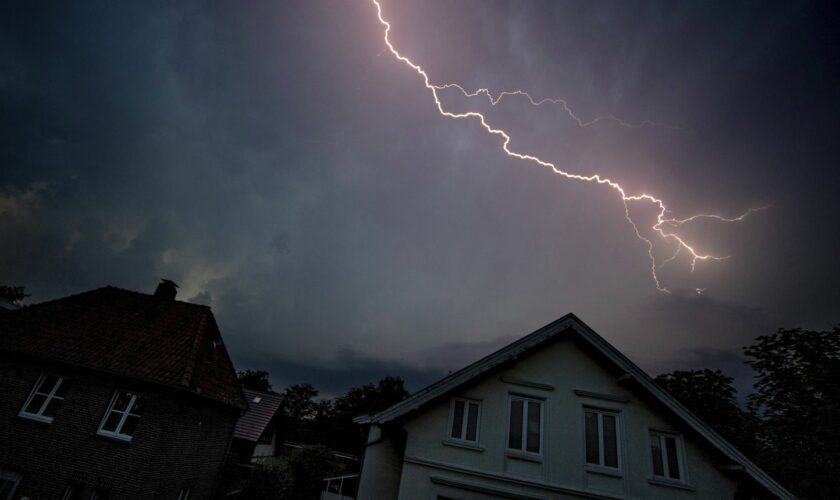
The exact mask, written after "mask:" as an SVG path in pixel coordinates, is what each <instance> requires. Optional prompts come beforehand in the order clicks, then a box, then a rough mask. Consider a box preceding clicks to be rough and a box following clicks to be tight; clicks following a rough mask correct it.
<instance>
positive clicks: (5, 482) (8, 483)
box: [0, 469, 20, 500]
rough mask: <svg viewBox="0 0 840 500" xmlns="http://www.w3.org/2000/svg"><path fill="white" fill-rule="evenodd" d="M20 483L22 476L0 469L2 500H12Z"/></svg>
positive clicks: (0, 498) (0, 499)
mask: <svg viewBox="0 0 840 500" xmlns="http://www.w3.org/2000/svg"><path fill="white" fill-rule="evenodd" d="M19 482H20V474H17V473H14V472H12V471H8V470H3V469H0V500H11V498H12V495H14V493H15V489H17V485H18V483H19Z"/></svg>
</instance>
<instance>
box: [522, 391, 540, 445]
mask: <svg viewBox="0 0 840 500" xmlns="http://www.w3.org/2000/svg"><path fill="white" fill-rule="evenodd" d="M525 449H526V450H527V451H530V452H533V453H539V452H540V403H537V402H536V401H528V438H527V440H526V445H525Z"/></svg>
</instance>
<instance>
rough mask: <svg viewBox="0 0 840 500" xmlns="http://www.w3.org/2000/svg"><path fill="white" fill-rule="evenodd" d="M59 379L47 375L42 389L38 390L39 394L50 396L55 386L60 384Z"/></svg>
mask: <svg viewBox="0 0 840 500" xmlns="http://www.w3.org/2000/svg"><path fill="white" fill-rule="evenodd" d="M58 380H59V378H58V377H56V376H55V375H47V376H46V377H44V382H43V383H42V384H41V387H40V388H38V392H43V393H44V394H49V393H50V392H52V390H53V387H55V384H56V383H58Z"/></svg>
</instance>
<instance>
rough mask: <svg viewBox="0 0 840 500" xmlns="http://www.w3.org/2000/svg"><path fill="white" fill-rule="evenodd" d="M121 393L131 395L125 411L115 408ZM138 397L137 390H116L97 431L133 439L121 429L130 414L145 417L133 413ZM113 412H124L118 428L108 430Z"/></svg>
mask: <svg viewBox="0 0 840 500" xmlns="http://www.w3.org/2000/svg"><path fill="white" fill-rule="evenodd" d="M120 393H125V394H128V395H130V396H131V399H130V400H129V401H128V405H127V406H126V407H125V411H120V410H115V409H114V403H116V402H117V397H119V395H120ZM138 398H140V395H139V394H137V393H136V392H132V391H125V390H122V389H117V390H116V391H114V395H113V396H111V402H110V403H108V409H107V410H105V415H104V416H103V417H102V420H101V421H100V422H99V428H98V429H97V430H96V433H97V434H99V435H100V436H105V437H110V438H114V439H119V440H121V441H131V439H132V438H133V437H134V436H133V435H128V434H123V433H122V432H120V431H122V428H123V426H124V425H125V420H126V418H128V416H129V415H131V416H135V417H137V418H143V416H142V415H140V414H137V413H132V410H133V409H134V403H135V402H136V401H137V399H138ZM111 412H117V413H122V417H121V418H120V422H119V423H118V424H117V428H116V430H113V431H106V430H105V429H104V427H105V422H107V421H108V417H109V416H110V415H111ZM94 493H95V492H94Z"/></svg>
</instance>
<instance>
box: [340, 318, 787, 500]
mask: <svg viewBox="0 0 840 500" xmlns="http://www.w3.org/2000/svg"><path fill="white" fill-rule="evenodd" d="M560 335H572V336H574V337H575V338H578V339H580V340H582V341H583V342H585V343H586V344H588V345H589V346H591V347H593V348H594V349H595V350H596V351H597V352H599V353H600V354H601V355H603V356H604V357H605V358H606V359H607V360H609V361H610V362H611V363H613V364H614V365H615V366H616V367H618V368H619V369H620V370H622V371H623V372H624V373H625V374H626V375H625V377H624V378H628V379H630V380H633V381H635V382H636V384H637V385H638V387H640V388H641V389H642V390H643V391H645V392H646V393H647V394H648V395H649V396H651V397H653V398H654V399H655V400H658V401H659V402H660V403H662V404H663V405H665V407H667V408H668V409H670V410H671V411H672V412H673V413H674V415H676V416H677V418H679V419H681V420H682V421H683V422H684V423H685V424H686V425H687V426H688V427H690V428H691V429H693V430H694V431H695V432H697V434H699V435H700V436H701V437H702V438H704V439H705V440H706V441H707V442H708V443H709V444H710V445H711V446H713V447H714V448H716V449H717V450H718V451H719V452H720V453H722V454H723V455H724V456H725V457H727V458H728V459H730V460H732V461H733V462H735V463H737V464H739V465H740V466H742V467H743V468H744V472H745V473H746V474H748V475H749V476H750V477H751V478H753V479H754V480H755V481H756V482H758V483H759V484H760V485H761V486H763V487H764V488H766V489H767V490H768V491H769V492H770V493H772V494H774V495H776V496H778V497H779V498H783V499H795V498H796V497H795V496H794V495H793V494H792V493H790V492H789V491H787V490H786V489H785V488H784V487H783V486H782V485H780V484H779V483H777V482H776V481H775V480H774V479H773V478H771V477H770V476H768V475H767V473H765V472H764V471H763V470H761V469H760V468H759V467H758V466H757V465H755V464H754V463H753V462H752V461H750V460H749V459H748V458H747V457H745V456H744V455H743V454H742V453H741V452H740V451H738V450H737V449H735V447H734V446H732V445H731V444H729V443H728V442H727V441H726V440H725V439H723V438H722V437H721V436H720V435H719V434H718V433H716V432H715V431H714V430H712V428H711V427H709V426H708V425H707V424H706V423H705V422H703V421H702V420H700V419H699V418H698V417H696V416H695V415H694V414H693V413H691V412H690V411H689V410H688V409H687V408H685V407H684V406H683V405H682V404H681V403H679V402H678V401H677V400H676V399H674V398H673V397H672V396H671V395H670V394H668V393H667V392H666V391H665V390H663V389H662V388H660V387H659V386H658V385H657V384H656V383H655V382H654V381H653V379H651V378H650V377H649V376H648V375H647V374H646V373H645V372H644V371H643V370H642V369H641V368H639V367H638V366H636V365H635V364H634V363H633V362H632V361H630V360H629V359H628V358H627V357H626V356H624V355H623V354H622V353H621V352H619V351H618V350H617V349H616V348H615V347H613V346H612V345H611V344H610V343H609V342H607V341H606V340H604V338H603V337H601V336H600V335H598V334H597V333H595V331H594V330H592V329H591V328H590V327H589V326H588V325H586V323H584V322H583V321H581V320H580V319H579V318H578V317H577V316H575V315H574V314H571V313H569V314H567V315H565V316H563V317H562V318H560V319H558V320H556V321H554V322H553V323H550V324H548V325H546V326H544V327H542V328H540V329H539V330H537V331H535V332H533V333H531V334H529V335H527V336H525V337H522V338H521V339H519V340H517V341H515V342H513V343H511V344H508V345H507V346H506V347H503V348H501V349H499V350H498V351H496V352H494V353H492V354H490V355H488V356H486V357H484V358H482V359H480V360H478V361H476V362H475V363H473V364H471V365H469V366H467V367H465V368H463V369H461V370H458V371H456V372H454V373H452V374H450V375H448V376H446V377H444V378H443V379H441V380H439V381H437V382H435V383H433V384H432V385H430V386H428V387H426V388H424V389H422V390H420V391H418V392H417V393H415V394H413V395H412V396H411V397H409V398H408V399H405V400H403V401H401V402H400V403H397V404H395V405H394V406H392V407H390V408H387V409H385V410H383V411H381V412H379V413H375V414H371V415H364V416H360V417H356V418H355V419H354V421H355V422H356V423H360V424H384V423H387V422H390V421H392V420H396V419H399V418H401V417H403V416H405V415H407V414H409V413H411V412H414V411H417V410H420V408H421V407H425V406H426V405H428V404H429V403H431V402H433V401H436V400H438V399H439V398H442V397H445V396H447V395H449V394H451V393H452V392H454V391H456V390H458V389H460V388H462V387H464V386H466V385H469V384H471V383H474V382H476V381H477V380H478V379H480V378H483V377H484V376H486V375H489V374H490V373H492V372H494V371H495V370H497V369H499V368H501V367H503V366H506V365H507V364H509V363H511V362H513V361H516V360H517V359H518V358H519V357H521V356H523V355H525V354H527V353H529V352H531V351H533V350H535V349H538V348H540V347H542V346H544V345H546V344H547V343H548V342H549V341H550V340H553V339H556V338H558V337H559V336H560Z"/></svg>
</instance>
